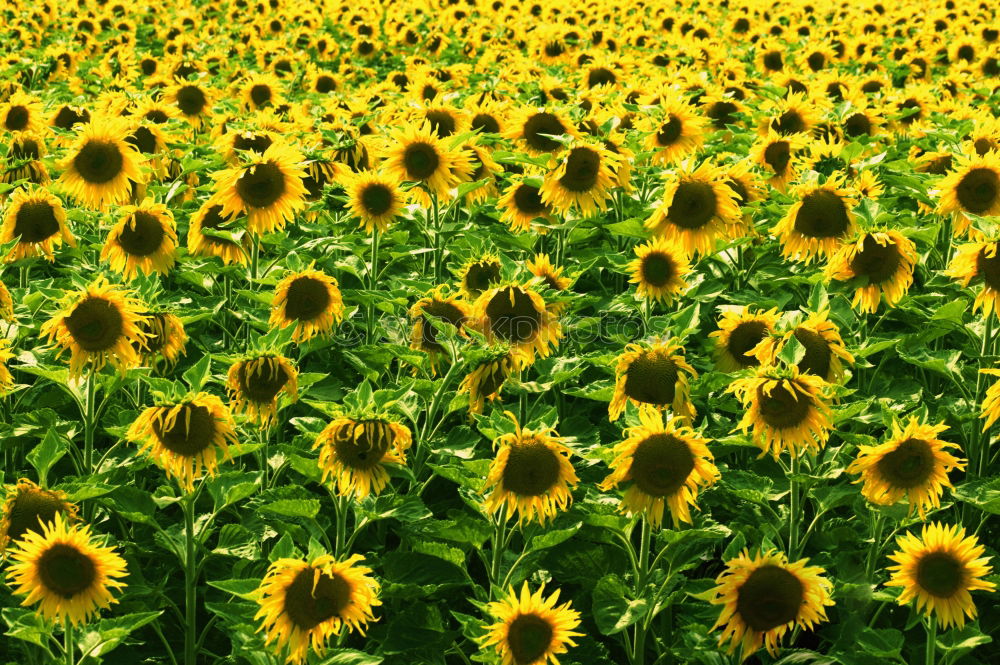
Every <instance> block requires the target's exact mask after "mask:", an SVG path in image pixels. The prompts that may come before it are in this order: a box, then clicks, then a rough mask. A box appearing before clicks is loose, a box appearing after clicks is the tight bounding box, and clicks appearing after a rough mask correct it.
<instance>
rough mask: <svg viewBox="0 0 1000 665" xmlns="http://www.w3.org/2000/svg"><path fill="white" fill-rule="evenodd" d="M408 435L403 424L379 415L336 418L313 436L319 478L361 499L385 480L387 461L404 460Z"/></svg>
mask: <svg viewBox="0 0 1000 665" xmlns="http://www.w3.org/2000/svg"><path fill="white" fill-rule="evenodd" d="M411 442H412V436H411V434H410V430H409V428H407V427H406V426H405V425H402V424H400V423H397V422H395V421H392V420H389V419H387V418H385V417H382V416H375V417H368V416H365V417H358V418H348V417H341V418H337V419H336V420H334V421H333V422H331V423H330V424H329V425H327V426H326V427H325V428H324V429H323V431H322V432H320V434H319V436H318V437H316V442H315V444H314V445H313V447H314V448H319V450H320V452H319V466H320V469H322V471H323V480H324V481H325V482H330V483H331V485H333V486H335V487H336V488H337V491H338V492H339V493H340V494H341V495H345V496H352V497H355V498H357V499H364V498H365V497H367V496H369V495H371V494H379V493H380V492H381V491H382V490H383V489H385V486H386V483H388V481H389V473H388V471H387V470H386V465H387V464H405V463H406V455H405V451H406V449H407V448H409V447H410V444H411Z"/></svg>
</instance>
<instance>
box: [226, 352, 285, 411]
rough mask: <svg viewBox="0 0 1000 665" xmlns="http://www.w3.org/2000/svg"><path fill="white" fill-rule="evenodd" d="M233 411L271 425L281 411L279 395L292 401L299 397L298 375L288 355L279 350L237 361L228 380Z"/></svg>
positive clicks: (230, 371)
mask: <svg viewBox="0 0 1000 665" xmlns="http://www.w3.org/2000/svg"><path fill="white" fill-rule="evenodd" d="M226 388H227V390H228V392H229V401H230V405H231V406H232V408H233V410H234V411H236V412H238V413H245V414H246V415H247V417H248V418H249V419H250V420H251V421H252V422H255V423H257V424H259V425H263V426H265V427H266V426H268V425H270V424H271V422H272V421H273V420H274V417H275V415H276V414H277V410H278V396H279V394H280V393H282V392H283V393H285V395H286V396H287V397H288V398H289V399H290V400H292V401H293V402H294V401H295V400H297V399H298V396H299V374H298V372H297V371H296V370H295V368H294V367H293V366H292V363H291V361H290V360H288V358H286V357H284V356H282V355H280V354H277V353H262V354H259V355H253V356H248V357H246V358H242V359H241V360H238V361H236V362H235V363H233V364H232V366H231V367H230V368H229V374H228V376H227V380H226Z"/></svg>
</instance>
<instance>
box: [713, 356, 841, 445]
mask: <svg viewBox="0 0 1000 665" xmlns="http://www.w3.org/2000/svg"><path fill="white" fill-rule="evenodd" d="M726 390H727V392H732V393H735V394H736V396H737V397H738V398H739V399H740V401H741V402H742V403H743V406H744V408H745V409H746V411H745V413H744V414H743V418H742V419H741V420H740V423H739V425H738V427H739V428H740V429H741V430H743V432H750V433H751V436H752V438H753V440H754V443H756V444H757V445H758V446H759V447H760V448H761V451H762V452H761V455H765V454H767V453H771V455H772V456H774V457H775V459H777V457H778V456H779V455H781V453H782V452H784V451H785V450H786V449H787V450H788V452H789V453H790V454H791V456H792V457H798V456H799V455H801V454H802V453H803V452H809V453H814V452H816V451H818V450H820V449H822V447H823V446H825V445H826V441H827V439H828V438H829V437H830V430H831V429H832V428H833V425H832V422H831V412H830V387H829V384H827V383H826V382H825V381H824V380H823V379H821V378H819V377H818V376H813V375H812V374H800V373H799V371H798V368H797V367H790V368H779V367H776V366H773V365H762V366H761V367H758V368H757V371H756V372H755V373H754V375H752V376H749V377H746V378H741V379H737V380H735V381H733V382H732V383H731V384H730V385H729V388H727V389H726Z"/></svg>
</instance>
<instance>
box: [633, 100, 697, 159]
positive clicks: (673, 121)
mask: <svg viewBox="0 0 1000 665" xmlns="http://www.w3.org/2000/svg"><path fill="white" fill-rule="evenodd" d="M646 129H647V130H648V132H649V134H648V135H647V136H646V141H645V143H644V147H645V148H646V150H651V151H653V162H655V163H657V164H664V165H666V164H671V163H673V162H675V161H677V160H678V159H681V158H683V157H685V156H687V155H689V154H691V153H692V152H694V151H695V150H697V149H698V147H699V146H700V145H701V143H702V141H703V140H704V132H705V121H704V120H703V119H702V118H701V117H700V116H698V115H697V114H696V113H695V111H694V109H693V108H691V106H690V105H689V104H688V103H687V102H685V101H683V100H681V99H671V100H664V101H662V102H660V105H659V106H658V107H657V115H656V116H655V117H653V118H650V119H649V120H648V121H647V122H646Z"/></svg>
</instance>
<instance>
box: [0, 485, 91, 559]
mask: <svg viewBox="0 0 1000 665" xmlns="http://www.w3.org/2000/svg"><path fill="white" fill-rule="evenodd" d="M57 513H59V514H62V515H63V517H64V519H65V521H66V522H73V521H75V520H76V516H77V507H76V505H74V504H73V503H71V502H70V501H69V500H68V499H67V498H66V494H65V493H63V492H59V491H56V490H46V489H42V488H41V487H39V486H38V485H36V484H35V483H33V482H31V481H30V480H28V479H26V478H21V479H20V480H18V481H17V485H13V486H10V487H8V488H7V492H6V498H5V499H4V502H3V505H2V506H0V554H3V553H4V552H5V551H6V549H7V547H8V546H10V545H11V544H13V543H15V542H16V541H18V540H21V538H23V537H24V536H25V534H27V533H28V532H31V531H33V532H36V533H41V531H42V525H44V524H48V523H49V522H51V521H52V520H53V519H55V516H56V514H57Z"/></svg>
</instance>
